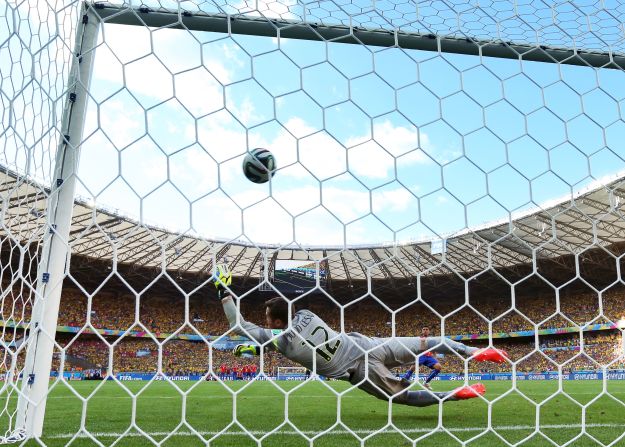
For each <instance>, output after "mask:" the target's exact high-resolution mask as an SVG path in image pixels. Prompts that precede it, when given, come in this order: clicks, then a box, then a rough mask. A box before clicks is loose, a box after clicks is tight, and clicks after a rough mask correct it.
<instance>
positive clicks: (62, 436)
mask: <svg viewBox="0 0 625 447" xmlns="http://www.w3.org/2000/svg"><path fill="white" fill-rule="evenodd" d="M581 427H582V425H580V424H552V425H541V426H540V429H541V430H544V429H562V428H565V429H575V428H581ZM597 427H608V428H622V429H625V424H585V428H597ZM492 428H493V430H496V431H521V430H534V429H535V428H536V427H535V426H534V425H501V426H495V427H492ZM447 430H449V431H450V432H472V431H484V430H486V427H452V428H448V429H447ZM398 431H401V432H403V433H429V432H432V433H434V432H437V431H439V430H437V429H431V428H407V429H398ZM440 431H442V430H440ZM376 432H377V430H365V429H355V430H352V431H349V430H331V431H329V432H328V433H325V434H324V435H326V434H327V435H348V434H351V433H356V434H358V435H370V434H372V433H376ZM170 433H171V432H167V431H165V432H152V433H148V434H149V435H150V436H167V435H169V434H170ZM198 433H199V434H200V435H202V436H215V435H217V434H219V433H220V432H218V431H198ZM318 433H319V431H311V430H302V431H295V430H290V431H278V432H276V433H274V434H273V435H275V436H300V435H302V434H303V435H307V436H314V435H316V434H318ZM395 433H396V432H395V431H389V432H381V434H395ZM248 434H250V435H253V436H263V435H266V434H267V432H266V431H259V430H249V431H247V432H244V431H227V432H224V433H222V434H221V435H220V436H245V435H248ZM74 435H75V433H61V434H56V435H50V436H46V435H44V436H42V438H43V439H69V438H72V437H74ZM91 435H92V436H94V437H96V438H119V437H120V436H122V435H123V433H107V432H94V433H91ZM174 436H195V433H191V432H189V431H184V432H178V433H176V434H175V435H174ZM77 437H78V438H86V437H87V435H86V434H84V433H80V434H79V435H78V436H77ZM124 437H143V435H142V434H141V433H136V432H132V433H128V434H126V435H125V436H124Z"/></svg>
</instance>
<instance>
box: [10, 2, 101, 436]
mask: <svg viewBox="0 0 625 447" xmlns="http://www.w3.org/2000/svg"><path fill="white" fill-rule="evenodd" d="M99 25H100V23H99V18H98V16H96V15H94V14H93V13H92V12H91V9H90V7H89V6H88V5H86V4H82V5H81V10H80V14H79V17H78V23H77V26H76V39H75V44H74V50H73V54H72V62H71V71H70V76H69V82H68V88H67V91H66V94H67V98H66V99H65V101H66V104H65V108H64V111H63V116H62V119H61V123H60V125H61V128H60V131H61V134H62V135H61V138H60V142H59V146H58V149H57V152H56V157H55V167H54V177H53V179H52V185H51V187H50V196H49V198H48V207H47V219H46V223H47V227H46V232H45V235H44V242H43V248H42V252H41V259H40V261H39V264H38V268H37V288H36V294H35V302H34V304H33V313H32V320H31V323H30V326H29V331H28V336H27V344H26V363H25V367H24V373H23V377H22V383H21V391H20V395H19V399H18V409H17V410H18V411H17V418H16V423H15V429H17V430H24V431H25V435H26V436H27V437H28V438H32V437H40V436H41V434H42V431H43V422H44V414H45V409H46V399H47V396H48V387H49V381H50V370H51V366H52V357H53V353H54V344H55V334H56V326H57V320H58V313H59V305H60V302H61V290H62V287H63V280H64V278H65V276H66V274H67V271H68V270H69V260H70V249H69V244H68V240H69V233H70V227H71V223H72V213H73V208H74V195H75V190H76V173H77V170H78V162H79V159H80V145H81V143H82V136H83V127H84V122H85V115H86V111H87V103H88V101H87V99H88V92H89V84H90V80H91V73H92V71H93V59H94V53H95V47H96V44H97V37H98V30H99Z"/></svg>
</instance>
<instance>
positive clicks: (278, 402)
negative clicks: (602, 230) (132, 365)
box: [3, 381, 625, 447]
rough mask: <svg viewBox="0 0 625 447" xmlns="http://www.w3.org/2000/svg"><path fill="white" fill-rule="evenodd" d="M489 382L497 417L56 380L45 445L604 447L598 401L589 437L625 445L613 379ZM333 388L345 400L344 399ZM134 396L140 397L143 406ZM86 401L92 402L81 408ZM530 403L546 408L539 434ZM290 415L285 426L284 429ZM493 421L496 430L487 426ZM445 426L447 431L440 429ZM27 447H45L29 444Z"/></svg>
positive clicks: (314, 385) (191, 387)
mask: <svg viewBox="0 0 625 447" xmlns="http://www.w3.org/2000/svg"><path fill="white" fill-rule="evenodd" d="M485 385H486V387H487V393H486V398H487V399H489V400H490V401H494V402H493V404H492V410H491V411H490V413H489V408H488V405H487V403H486V402H485V401H483V400H481V399H474V400H471V401H462V402H450V403H446V404H445V405H444V406H442V407H441V406H438V405H436V406H432V407H427V408H415V407H407V406H402V405H394V406H393V407H392V409H391V411H390V412H389V410H388V403H387V402H384V401H380V400H377V399H375V398H373V397H371V396H369V395H367V394H365V393H363V392H361V391H360V390H350V389H349V384H347V383H344V382H325V383H320V382H309V383H303V382H276V383H270V382H252V383H243V382H237V383H228V384H227V386H224V385H222V384H220V383H217V382H175V386H176V387H179V390H178V389H176V388H174V386H172V385H171V384H169V383H167V382H123V387H122V386H120V385H119V384H117V383H114V382H110V381H109V382H68V383H67V384H65V383H57V384H56V385H55V387H54V388H53V390H52V392H51V394H50V398H49V399H48V404H47V405H48V406H47V411H46V422H45V428H44V436H43V438H42V440H43V441H44V443H45V445H49V446H63V445H71V446H96V445H100V444H99V443H101V444H102V445H106V446H108V445H112V444H114V445H116V446H129V447H130V446H133V447H134V446H151V445H159V444H160V445H163V446H172V447H173V446H202V445H211V446H216V447H226V446H237V447H238V446H244V447H245V446H258V445H259V441H260V442H262V444H261V445H262V446H276V447H278V446H280V447H282V446H286V447H290V446H293V447H295V446H298V447H299V446H310V445H311V441H310V440H309V439H307V438H306V437H305V436H307V437H309V438H313V440H312V445H314V446H341V447H343V446H360V445H364V446H367V447H369V446H379V447H382V446H409V445H413V443H414V442H415V441H416V445H419V446H437V447H440V446H453V445H462V442H461V441H469V442H468V444H467V445H470V446H504V445H508V444H506V442H505V441H507V442H509V443H512V444H515V443H518V445H522V446H524V447H529V446H546V445H558V444H559V445H562V444H565V443H567V442H569V441H571V440H573V442H571V443H570V444H568V445H571V446H576V447H579V446H594V445H601V444H597V443H596V442H595V441H594V440H593V439H592V438H591V437H589V436H587V435H585V434H582V435H580V433H582V428H581V426H582V422H583V421H582V407H581V406H580V404H581V405H585V404H588V403H590V402H591V401H592V403H591V404H590V405H588V406H587V409H586V412H585V425H586V432H587V433H588V434H589V435H591V436H593V437H594V438H596V439H597V440H599V441H601V442H603V443H604V444H609V443H614V444H613V445H619V446H625V439H623V440H621V439H620V436H621V435H623V433H624V431H625V406H624V405H623V404H621V403H620V402H619V401H618V400H616V399H621V400H623V401H625V382H618V381H614V382H608V384H607V391H608V392H609V393H610V394H611V396H612V397H611V396H609V395H607V394H603V395H602V396H600V397H599V398H597V396H598V395H599V394H601V391H602V389H603V384H602V382H599V381H575V382H574V381H571V382H563V383H562V390H561V391H562V393H560V394H558V395H557V396H555V397H553V398H551V399H549V396H550V395H551V394H552V393H554V392H556V391H557V390H558V382H557V381H544V382H534V381H531V382H519V383H518V391H520V392H521V393H523V394H524V396H522V395H521V394H519V393H517V392H516V391H513V392H512V393H511V394H509V395H506V396H504V397H501V396H502V395H503V394H504V393H506V392H508V391H510V390H511V387H512V384H511V382H505V381H502V382H494V381H491V382H485ZM455 386H458V384H457V383H454V382H442V381H441V382H434V389H435V390H439V391H442V390H446V389H452V388H453V387H455ZM124 387H126V388H124ZM235 391H236V392H237V394H236V395H235V394H234V392H235ZM335 392H336V393H340V394H341V396H342V397H341V398H340V399H338V398H337V395H336V394H335ZM129 393H134V394H135V395H137V398H136V406H133V399H132V398H131V397H130V394H129ZM183 393H186V394H184V396H185V398H184V399H183V397H182V396H183ZM565 393H566V394H565ZM567 395H568V396H570V397H567ZM79 396H82V397H83V398H87V397H88V400H85V401H84V402H83V401H82V400H81V398H80V397H79ZM498 398H499V399H498ZM571 398H572V399H575V400H576V401H577V402H579V404H578V403H576V402H574V401H573V400H571ZM615 398H616V399H615ZM593 399H595V400H594V401H593ZM533 402H536V403H539V402H543V404H542V406H541V407H540V432H538V431H537V430H536V421H537V410H536V407H535V405H534V404H533ZM83 408H84V413H83ZM285 413H288V422H287V423H286V424H285V425H282V426H281V424H283V423H284V421H285V418H284V415H285ZM234 414H236V419H235V418H234V417H233V415H234ZM83 415H84V417H85V420H84V426H85V428H86V429H87V430H88V431H89V432H90V433H91V434H92V436H93V437H94V438H95V439H97V441H98V442H99V443H98V442H95V441H94V440H93V439H90V438H89V437H88V436H87V435H86V434H85V433H80V425H81V418H82V417H83ZM489 418H490V419H491V424H492V427H493V428H495V429H497V434H495V433H493V432H492V431H491V432H489V431H486V430H485V428H486V427H487V426H488V419H489ZM233 420H235V422H234V423H233ZM133 421H134V425H136V427H137V428H135V427H134V426H133ZM183 421H186V425H185V423H184V422H183ZM337 421H339V424H337ZM3 422H6V421H3ZM391 424H392V425H394V427H395V428H393V426H392V425H391ZM5 426H6V425H5ZM439 426H444V427H445V429H447V430H448V431H445V430H441V429H438V430H437V427H439ZM244 430H247V431H248V432H249V434H245V433H243V432H244ZM398 430H401V431H403V434H400V433H399V432H398ZM141 431H143V432H144V433H142V432H141ZM193 431H195V433H194V432H193ZM298 431H300V432H301V433H302V434H303V435H305V436H302V434H300V433H298ZM76 433H79V434H78V436H76V437H74V435H75V434H76ZM170 433H172V435H171V436H170V435H169V434H170ZM122 434H124V435H123V436H122ZM146 434H149V435H150V436H151V439H150V438H148V437H147V436H146ZM168 436H169V437H168ZM576 437H577V438H576ZM550 440H552V441H553V442H554V443H555V444H553V443H552V442H550ZM521 441H523V442H521ZM26 445H29V446H30V445H33V446H34V445H41V444H39V443H35V442H34V441H31V442H28V443H26Z"/></svg>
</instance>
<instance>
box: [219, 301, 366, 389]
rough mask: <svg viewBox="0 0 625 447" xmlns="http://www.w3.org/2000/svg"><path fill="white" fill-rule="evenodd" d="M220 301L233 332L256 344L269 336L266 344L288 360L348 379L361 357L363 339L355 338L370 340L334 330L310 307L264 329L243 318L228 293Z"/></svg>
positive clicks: (322, 372) (333, 376)
mask: <svg viewBox="0 0 625 447" xmlns="http://www.w3.org/2000/svg"><path fill="white" fill-rule="evenodd" d="M222 304H223V308H224V312H225V314H226V317H227V318H228V322H229V323H230V327H231V328H232V329H233V330H234V332H236V333H237V334H239V335H242V336H245V337H251V338H252V340H254V341H255V342H256V343H258V344H265V343H267V342H268V341H269V340H271V342H270V343H269V344H267V345H265V346H270V347H273V349H276V350H277V351H278V352H280V353H282V354H283V355H284V356H285V357H287V358H288V359H289V360H292V361H294V362H296V363H299V364H300V365H302V366H304V367H306V368H308V369H310V370H312V371H315V372H316V373H317V374H319V375H322V376H326V377H329V378H333V379H344V380H347V379H349V376H350V374H351V372H353V371H354V370H355V368H357V366H358V364H359V362H360V360H362V359H363V357H364V352H363V350H362V349H361V348H360V347H359V346H362V345H363V343H359V342H358V341H359V340H357V339H359V338H366V339H368V341H371V342H373V340H372V339H369V337H365V336H363V335H361V334H345V333H338V332H335V331H334V330H332V329H331V328H330V327H329V326H328V325H327V324H326V323H325V322H324V321H323V320H322V319H321V318H319V317H318V316H317V315H315V314H314V313H313V312H311V311H309V310H300V311H298V312H296V313H295V316H294V318H293V321H292V322H291V325H290V326H289V327H288V328H287V329H284V330H282V329H265V328H261V327H260V326H257V325H255V324H254V323H250V322H249V321H245V320H244V319H243V317H242V316H241V315H240V314H239V313H238V311H237V308H236V305H235V304H234V301H233V300H232V298H231V297H227V298H225V299H224V300H223V301H222ZM274 337H275V338H274ZM363 341H364V340H363ZM364 344H367V345H368V344H369V343H364Z"/></svg>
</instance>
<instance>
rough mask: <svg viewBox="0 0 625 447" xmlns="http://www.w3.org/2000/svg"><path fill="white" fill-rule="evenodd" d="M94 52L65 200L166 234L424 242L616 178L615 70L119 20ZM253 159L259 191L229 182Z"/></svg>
mask: <svg viewBox="0 0 625 447" xmlns="http://www.w3.org/2000/svg"><path fill="white" fill-rule="evenodd" d="M100 42H101V44H100V46H99V48H98V50H97V52H96V62H95V67H94V77H93V81H92V86H91V94H92V101H91V102H90V104H89V109H88V115H87V122H86V125H85V142H84V144H83V146H82V154H81V161H80V170H79V177H80V182H81V183H80V185H79V188H78V194H79V195H81V196H83V197H86V198H88V199H90V200H92V201H93V202H94V204H96V205H98V206H106V207H108V208H111V209H114V210H118V211H119V212H121V213H124V214H127V215H129V216H131V217H135V218H139V219H142V220H143V221H145V222H148V223H150V224H158V225H160V226H164V227H167V228H171V229H172V230H175V231H186V232H189V233H192V234H198V235H201V236H205V237H213V236H217V237H225V238H249V239H250V240H252V241H254V242H278V243H289V242H292V241H296V242H299V243H303V244H307V245H317V244H333V245H343V244H367V243H374V242H390V241H406V240H411V239H423V238H426V239H429V238H438V237H441V236H444V235H447V234H450V233H453V232H456V231H461V230H463V229H465V228H467V227H472V226H476V225H480V224H483V223H484V222H487V221H493V220H496V219H506V218H509V216H510V213H513V212H518V211H521V210H524V209H528V208H531V207H533V206H536V205H540V204H541V203H544V202H545V201H548V200H551V199H554V198H556V197H561V196H564V195H567V194H570V193H571V192H572V191H575V190H579V189H580V188H583V187H584V186H587V185H588V184H590V183H592V182H593V181H594V180H597V179H602V178H604V177H605V176H610V175H614V174H616V173H618V172H620V171H622V170H623V169H625V162H624V161H623V159H621V158H620V157H623V158H625V148H624V147H623V143H622V142H623V141H625V122H624V121H623V119H622V117H621V115H622V114H623V113H625V102H624V97H625V93H623V89H622V86H623V85H625V74H624V73H623V72H622V71H615V70H594V69H590V68H580V67H571V66H558V65H555V64H543V63H532V62H523V63H520V62H519V61H510V60H497V59H487V58H485V59H482V60H481V61H480V60H479V59H478V58H476V57H472V56H459V55H439V54H436V53H429V52H420V51H404V50H400V49H397V48H386V49H384V48H372V47H371V48H367V47H364V46H358V45H345V44H324V43H319V42H307V41H294V40H286V39H282V40H280V41H279V42H278V40H277V39H272V38H259V37H250V36H233V37H229V36H225V35H221V34H213V33H201V32H188V31H182V30H169V29H164V30H158V31H154V30H149V29H147V28H141V27H129V26H119V25H106V26H104V28H103V32H102V35H101V37H100ZM1 63H2V62H1V61H0V64H1ZM0 66H1V65H0ZM254 147H265V148H268V149H270V150H271V151H272V152H273V153H274V154H275V156H276V158H277V162H278V165H279V167H280V169H279V171H278V173H277V174H276V176H275V177H274V180H273V181H272V182H271V184H265V185H255V184H252V183H250V182H248V181H247V180H245V178H244V177H243V175H242V172H241V161H242V157H243V155H244V153H245V151H247V150H248V149H252V148H254Z"/></svg>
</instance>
